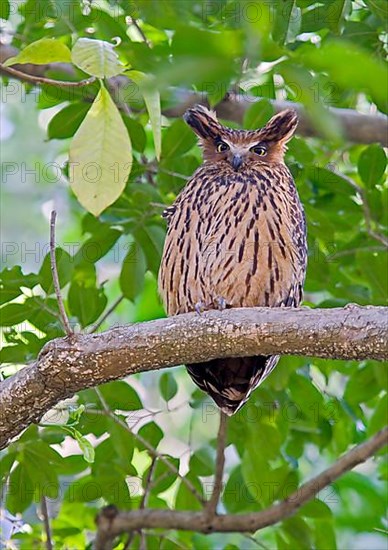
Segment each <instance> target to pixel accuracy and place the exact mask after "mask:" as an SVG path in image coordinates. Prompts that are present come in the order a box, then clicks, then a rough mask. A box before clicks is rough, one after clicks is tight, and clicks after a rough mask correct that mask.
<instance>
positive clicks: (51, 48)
mask: <svg viewBox="0 0 388 550" xmlns="http://www.w3.org/2000/svg"><path fill="white" fill-rule="evenodd" d="M69 61H71V54H70V50H69V48H68V47H67V46H66V45H65V44H63V42H60V41H59V40H55V39H53V38H42V39H41V40H37V41H36V42H32V44H29V45H28V46H26V47H25V48H24V50H22V51H21V52H19V53H18V55H16V56H15V57H9V58H8V59H7V61H5V63H4V65H5V66H6V67H8V66H9V65H15V63H18V64H24V63H34V64H35V65H45V64H46V63H55V62H62V63H68V62H69Z"/></svg>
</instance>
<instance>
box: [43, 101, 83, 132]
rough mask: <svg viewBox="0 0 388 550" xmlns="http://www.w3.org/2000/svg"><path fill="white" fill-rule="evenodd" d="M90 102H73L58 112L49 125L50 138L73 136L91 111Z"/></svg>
mask: <svg viewBox="0 0 388 550" xmlns="http://www.w3.org/2000/svg"><path fill="white" fill-rule="evenodd" d="M89 109H90V105H89V104H88V103H81V102H76V103H71V104H70V105H67V106H66V107H65V108H64V109H62V110H61V111H59V113H56V115H54V116H53V118H52V119H51V120H50V122H49V125H48V127H47V134H48V138H49V139H66V138H70V137H73V135H74V134H75V132H76V131H77V130H78V128H79V127H80V125H81V123H82V121H83V119H84V118H85V116H86V113H87V112H88V111H89Z"/></svg>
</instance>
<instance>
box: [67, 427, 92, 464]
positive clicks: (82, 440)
mask: <svg viewBox="0 0 388 550" xmlns="http://www.w3.org/2000/svg"><path fill="white" fill-rule="evenodd" d="M72 432H73V434H74V437H75V439H76V441H77V443H78V445H79V448H80V449H81V451H82V455H83V457H84V459H85V461H86V462H88V463H89V464H93V462H94V456H95V452H94V447H93V445H92V444H91V443H90V441H89V440H88V439H86V437H84V436H83V435H82V434H81V433H80V432H79V431H78V430H75V429H74V428H73V429H72Z"/></svg>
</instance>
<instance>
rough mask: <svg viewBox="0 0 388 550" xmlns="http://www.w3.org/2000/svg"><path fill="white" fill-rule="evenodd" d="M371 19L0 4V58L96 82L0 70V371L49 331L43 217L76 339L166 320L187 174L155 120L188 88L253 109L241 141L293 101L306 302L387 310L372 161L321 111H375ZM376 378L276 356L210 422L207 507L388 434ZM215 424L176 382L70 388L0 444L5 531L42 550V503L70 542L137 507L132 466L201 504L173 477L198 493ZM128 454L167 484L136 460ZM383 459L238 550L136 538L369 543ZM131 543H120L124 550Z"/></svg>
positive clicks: (233, 504)
mask: <svg viewBox="0 0 388 550" xmlns="http://www.w3.org/2000/svg"><path fill="white" fill-rule="evenodd" d="M387 6H388V4H387V3H386V2H385V1H384V0H382V1H379V0H358V1H354V2H353V1H350V0H330V1H325V2H316V1H314V0H292V1H289V2H282V1H280V0H279V1H277V2H276V1H274V2H269V1H266V2H254V1H242V0H241V1H230V0H218V1H215V0H213V1H209V2H207V1H202V2H200V1H195V0H193V1H185V0H163V1H157V0H136V1H133V2H132V1H124V0H122V1H117V2H116V1H99V2H92V1H87V0H84V1H80V0H53V1H51V2H45V1H41V0H27V1H26V2H17V3H16V2H8V1H5V2H2V5H1V17H2V18H3V20H4V21H3V26H2V30H3V37H4V43H5V44H6V43H7V42H8V43H9V44H11V45H12V46H14V47H15V48H17V49H18V50H20V53H19V54H17V57H16V59H15V60H14V63H21V65H18V68H19V69H20V70H23V65H22V64H23V63H33V64H37V65H42V64H47V63H50V64H51V63H54V65H50V67H49V68H48V69H49V70H47V71H46V73H45V76H46V77H47V78H53V79H60V80H66V81H69V80H72V81H74V82H76V81H81V80H86V79H90V78H91V77H96V78H95V79H94V81H93V82H92V83H89V84H88V83H86V84H85V85H84V86H77V87H65V86H61V87H60V86H53V85H47V84H42V85H40V86H39V87H34V86H33V84H31V83H23V84H22V83H21V82H18V81H17V80H15V79H14V78H12V77H10V76H7V75H3V76H4V79H3V91H2V95H3V98H4V117H5V119H6V127H7V128H8V129H9V131H8V130H6V131H5V132H4V135H3V140H4V141H3V146H4V150H3V165H2V184H3V200H4V202H3V209H4V218H5V221H8V222H9V227H10V229H7V228H5V239H4V243H3V253H2V261H4V262H5V265H4V266H2V268H3V271H2V272H1V274H0V277H1V281H0V298H1V304H2V306H1V310H0V312H1V325H2V327H3V331H2V340H3V343H4V344H5V345H4V346H3V349H2V351H1V360H2V363H3V367H2V374H3V376H4V377H7V376H10V375H12V374H13V373H14V372H15V371H16V370H17V369H19V368H22V367H23V365H25V364H27V363H28V362H31V361H33V360H34V358H36V356H37V355H38V353H39V351H40V349H41V348H42V346H43V345H44V344H45V343H46V342H48V341H49V340H51V339H52V338H54V337H58V336H61V335H63V329H62V326H61V320H60V316H59V310H58V305H57V300H56V297H55V294H54V288H53V284H52V278H51V270H50V260H49V254H48V248H47V245H46V243H47V241H48V231H49V229H48V214H49V211H50V209H51V207H53V206H54V207H55V209H56V210H58V213H59V222H58V239H57V240H58V247H57V249H56V257H57V264H58V268H59V276H60V283H61V287H62V293H63V296H64V299H65V305H66V308H67V311H68V314H69V317H70V320H71V323H72V325H73V326H77V329H78V330H80V329H82V330H85V331H92V330H101V329H105V328H108V327H110V326H112V325H114V324H115V323H128V322H136V321H144V320H149V319H154V318H157V317H162V316H163V315H164V312H163V308H162V306H161V304H160V301H159V299H158V296H157V290H156V277H157V272H158V268H159V263H160V256H161V251H162V246H163V241H164V235H165V222H164V221H163V219H162V218H161V215H160V214H161V212H162V210H163V208H164V207H165V205H169V204H171V202H172V201H173V200H174V198H175V196H176V194H177V193H178V192H179V190H180V189H181V188H182V186H183V185H184V184H185V181H186V179H187V177H188V176H190V175H191V174H192V172H193V171H194V170H195V169H196V168H197V167H198V166H199V165H200V163H201V154H200V151H199V149H198V147H197V145H196V139H195V136H194V134H193V133H192V132H191V130H190V129H189V128H188V127H187V126H186V125H185V124H184V122H183V121H182V120H181V119H180V118H175V119H174V118H172V117H170V116H169V117H167V116H164V115H161V113H163V112H166V110H167V109H169V108H175V107H176V106H177V105H178V104H179V103H180V101H181V98H182V97H183V96H184V94H185V90H186V91H187V90H196V91H205V92H206V93H207V94H208V98H209V101H210V103H211V104H212V105H215V104H216V103H217V102H218V101H220V100H221V99H222V98H223V97H224V96H225V93H226V92H227V91H228V90H234V92H235V93H236V94H237V96H238V95H241V96H247V95H250V96H253V97H254V98H255V99H256V101H255V102H252V105H251V106H250V107H249V108H248V110H247V111H246V114H245V117H244V121H243V127H245V128H256V127H259V126H260V125H262V124H263V123H265V122H266V120H268V119H269V118H270V116H271V115H272V114H273V107H272V105H271V102H270V100H271V99H275V98H277V99H287V100H291V101H295V102H299V103H302V104H303V105H304V106H305V108H306V110H307V112H308V113H309V114H310V115H311V119H312V122H313V125H314V127H315V130H316V133H317V134H319V136H320V137H309V138H306V137H304V138H303V137H302V136H300V135H299V136H297V137H296V138H295V139H293V140H292V141H291V142H290V146H289V150H288V153H287V164H288V166H289V167H290V169H291V171H292V172H293V174H294V176H295V179H296V182H297V186H298V190H299V193H300V196H301V199H302V202H303V204H304V207H305V211H306V216H307V222H308V242H309V264H308V272H307V281H306V287H305V290H306V293H305V304H306V305H309V306H311V307H315V306H320V307H333V306H342V305H345V304H346V303H348V302H356V303H359V304H376V305H384V304H386V300H387V294H388V293H387V279H388V275H387V256H386V248H385V246H384V242H385V237H384V231H385V230H386V228H387V225H388V221H387V214H388V188H387V186H386V185H385V183H384V173H385V168H386V155H385V152H384V149H383V148H382V146H381V145H379V144H377V143H376V144H371V145H365V144H362V143H359V144H354V143H349V142H346V141H345V140H344V138H343V137H342V136H341V131H340V123H339V119H338V118H337V117H336V116H334V115H331V114H330V113H329V111H328V110H327V107H328V106H332V107H342V108H349V109H357V110H359V111H360V112H365V113H374V112H376V110H378V111H381V112H386V111H387V105H386V100H387V89H386V84H387V79H386V69H385V66H384V57H385V55H386V53H387V52H386V37H387V34H386V31H387V29H386V26H385V25H386V21H387V16H388V12H387ZM96 40H98V41H99V42H96ZM15 55H16V52H15ZM56 62H60V64H58V65H55V63H56ZM8 64H9V66H10V67H12V66H13V65H12V60H11V61H9V62H8ZM37 110H39V113H40V114H39V124H38V115H37ZM225 122H228V121H225ZM231 124H233V123H231ZM234 124H235V123H234ZM42 126H43V128H44V130H42ZM44 140H49V141H48V142H44ZM69 159H70V162H69ZM31 170H32V172H31ZM16 220H17V226H18V227H17V228H16V227H15V221H16ZM45 235H46V236H45ZM31 251H32V252H31ZM112 306H114V307H113V308H112ZM111 310H112V311H111ZM109 312H110V313H109ZM108 313H109V315H108ZM386 383H387V370H386V365H383V364H381V363H376V362H373V361H364V362H362V363H356V362H341V361H334V360H325V361H324V360H315V359H307V358H306V359H302V358H291V357H284V358H283V359H282V360H281V362H280V364H279V366H278V368H277V369H276V370H275V372H274V373H273V374H272V375H271V376H270V378H269V379H268V380H267V381H266V383H265V384H264V385H263V386H262V387H260V388H259V389H258V390H257V391H256V392H255V393H254V395H253V396H252V397H251V400H250V402H249V403H248V404H247V405H246V406H245V408H244V409H242V410H241V412H240V413H238V414H237V415H236V416H235V417H233V418H232V419H231V420H230V422H229V432H228V448H227V454H226V456H227V462H226V472H227V483H226V486H225V490H224V493H223V497H222V507H223V510H224V511H227V512H230V513H240V512H246V511H257V510H260V509H263V508H264V507H265V506H267V505H269V504H270V503H272V502H274V501H275V500H277V499H280V498H284V497H286V496H287V495H289V494H290V493H291V492H292V491H293V490H295V489H296V487H297V485H298V483H299V482H300V481H302V480H304V479H307V478H309V477H311V476H312V475H314V473H316V472H318V471H320V470H321V469H323V467H324V466H325V465H327V464H328V463H330V462H332V461H334V460H335V458H336V457H338V456H339V455H340V454H341V453H343V452H344V451H345V450H347V449H348V448H349V447H350V446H352V445H353V444H354V443H357V442H361V441H363V440H364V439H365V438H366V437H367V436H369V435H371V434H373V433H374V432H376V431H377V430H378V429H380V428H381V427H382V426H383V425H385V424H386V423H387V394H386V391H385V390H386V385H387V384H386ZM217 423H218V413H217V411H216V409H215V407H214V406H213V404H212V402H210V401H209V400H207V398H206V396H205V395H204V394H203V393H202V392H200V391H199V390H197V389H195V387H194V385H193V384H192V383H191V381H190V380H189V379H188V376H187V375H186V372H185V370H184V369H183V368H181V367H180V368H176V369H174V370H165V371H160V372H154V373H145V374H142V375H137V376H134V377H132V378H131V379H129V380H125V381H117V382H111V383H109V384H107V385H105V386H102V387H100V388H99V390H97V391H96V390H94V389H89V390H86V391H83V392H81V393H79V394H78V395H77V396H75V397H74V399H72V400H71V401H68V402H64V403H61V404H60V405H58V407H57V409H55V411H54V412H52V413H50V414H49V415H47V416H46V417H44V418H43V419H42V421H41V423H40V424H39V425H38V426H37V425H32V426H30V428H28V429H27V430H26V431H25V432H24V433H23V435H22V436H21V438H20V439H18V440H17V441H15V442H13V443H11V444H10V445H9V447H8V449H7V450H5V451H2V454H1V455H0V456H1V461H0V465H1V471H2V477H3V496H4V508H5V509H6V510H7V515H6V517H7V518H8V521H6V524H5V529H4V531H3V535H2V536H3V537H8V534H9V532H10V531H9V530H10V529H11V527H12V534H11V539H12V541H13V543H14V544H15V545H17V547H20V548H26V549H27V548H28V549H30V548H32V547H37V548H38V547H39V548H40V547H42V544H43V541H44V538H45V534H44V528H43V525H42V521H41V514H40V512H39V510H40V507H41V503H42V498H43V497H46V499H45V500H47V502H48V507H49V513H50V516H51V518H52V520H51V525H52V536H53V540H54V541H55V544H56V546H57V547H58V548H84V547H86V546H87V544H89V543H90V541H91V540H92V539H93V533H94V531H95V525H94V516H95V515H96V512H97V511H98V510H99V509H100V508H101V506H102V505H104V504H106V503H114V504H116V505H117V506H118V507H119V508H120V509H135V508H136V507H139V506H140V505H144V500H143V499H142V494H143V490H144V487H145V486H146V484H147V482H148V480H149V472H150V468H151V464H152V479H151V484H149V490H148V494H147V506H149V507H158V508H171V509H175V510H197V509H199V507H200V504H199V502H198V500H197V499H196V497H195V496H194V495H193V493H192V492H191V491H190V490H189V489H188V487H187V484H186V483H185V480H189V481H190V482H191V484H192V485H193V486H194V487H195V488H196V490H197V491H198V492H199V494H201V495H205V496H207V495H209V491H210V489H211V485H212V484H211V476H212V474H213V473H214V456H215V442H216V441H215V438H216V430H217ZM144 439H145V440H146V442H148V447H149V446H151V447H152V448H153V449H156V450H157V452H158V453H159V455H163V456H164V457H165V458H166V459H167V460H168V462H169V463H170V465H171V468H170V469H169V468H168V467H167V466H166V464H165V462H163V461H161V460H160V459H159V458H156V460H155V459H154V460H153V461H152V460H151V454H150V452H149V449H147V448H146V446H145V444H144ZM383 458H384V457H379V458H377V459H376V461H375V462H373V463H368V465H367V466H365V467H364V468H360V469H359V470H357V471H354V472H352V473H348V474H346V475H345V476H344V477H343V478H341V479H340V480H339V481H338V482H336V483H335V484H334V485H332V486H331V487H330V488H327V489H325V490H324V491H322V492H321V493H320V494H319V498H318V499H315V500H314V501H313V502H311V503H309V504H308V505H306V506H304V507H303V508H302V509H301V510H300V511H299V512H298V514H297V515H296V516H294V517H292V518H291V519H287V520H286V521H284V522H283V523H282V524H280V525H279V526H278V527H276V528H266V529H265V530H263V531H260V532H258V533H257V534H256V535H255V537H252V538H250V537H247V536H246V535H244V534H231V535H222V536H220V535H217V534H214V535H211V536H206V537H205V536H204V535H200V534H197V533H190V532H184V531H182V532H149V533H147V536H146V542H147V548H169V549H170V548H198V549H201V550H202V549H205V548H209V549H211V548H213V549H218V548H224V549H228V550H231V549H233V548H244V549H245V548H246V549H248V548H256V547H262V548H278V549H281V550H286V549H296V548H298V549H299V548H300V549H310V548H317V549H325V550H327V549H334V548H336V547H339V548H350V547H352V548H365V547H369V548H373V549H374V550H378V549H379V548H385V544H386V540H385V539H384V529H385V528H386V524H385V523H384V520H383V516H384V511H385V510H384V508H385V506H384V504H385V501H386V499H385V496H386V492H385V491H386V486H385V485H384V480H386V478H387V463H386V462H384V461H383ZM178 471H179V472H180V475H178ZM182 477H183V478H182ZM18 514H22V515H21V516H19V515H18ZM255 539H256V540H255ZM122 541H125V538H123V539H122ZM256 541H259V542H256ZM139 544H140V537H139V536H138V535H137V536H136V537H135V538H134V539H133V542H132V546H133V548H138V547H139ZM123 546H124V542H121V543H118V546H117V548H123Z"/></svg>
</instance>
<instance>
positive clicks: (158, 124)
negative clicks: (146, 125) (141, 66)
mask: <svg viewBox="0 0 388 550" xmlns="http://www.w3.org/2000/svg"><path fill="white" fill-rule="evenodd" d="M127 74H128V76H129V78H131V79H132V80H133V81H134V82H135V83H136V84H137V85H138V86H139V88H140V92H141V94H142V96H143V98H144V103H145V104H146V107H147V111H148V115H149V117H150V123H151V128H152V134H153V136H154V145H155V155H156V158H157V159H158V160H159V159H160V153H161V150H162V113H161V108H160V95H159V91H158V89H157V87H156V81H155V79H154V77H153V76H151V75H146V74H144V73H142V72H140V71H129V72H128V73H127Z"/></svg>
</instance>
